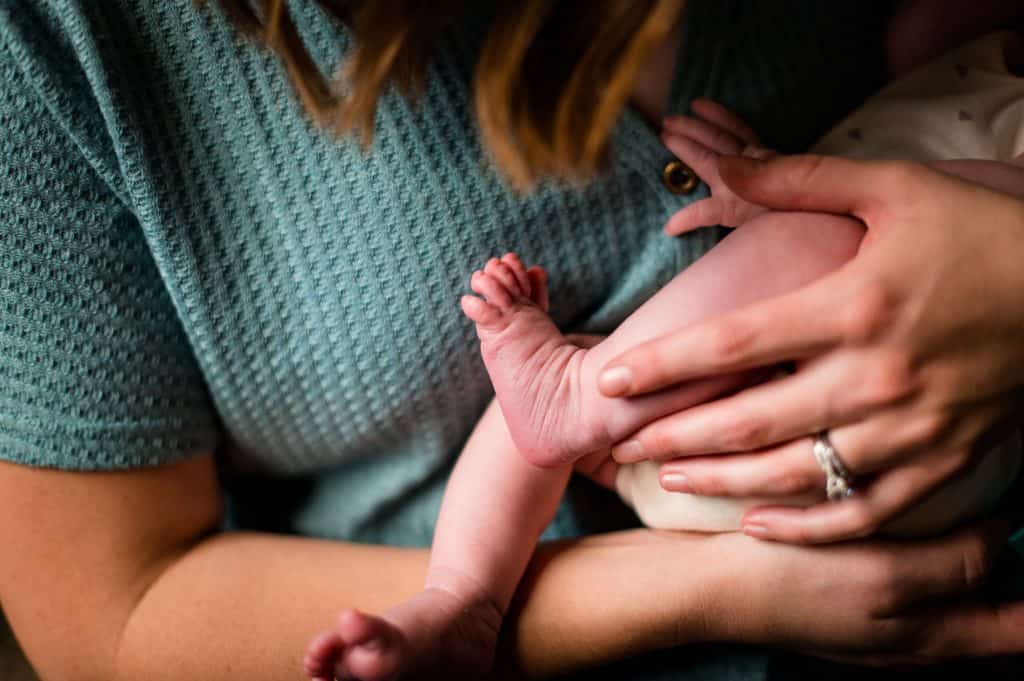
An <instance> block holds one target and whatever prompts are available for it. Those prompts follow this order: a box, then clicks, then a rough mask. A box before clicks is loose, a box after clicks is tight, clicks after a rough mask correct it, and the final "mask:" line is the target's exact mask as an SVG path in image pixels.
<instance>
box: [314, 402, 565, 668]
mask: <svg viewBox="0 0 1024 681" xmlns="http://www.w3.org/2000/svg"><path fill="white" fill-rule="evenodd" d="M570 472H571V471H570V469H569V468H568V467H563V468H556V469H541V468H537V467H535V466H532V465H530V464H529V463H528V462H527V461H526V460H525V459H523V457H521V456H519V454H518V452H517V451H516V449H515V446H514V445H513V444H512V440H511V438H510V437H509V435H508V431H507V429H506V428H505V424H504V420H503V419H502V417H501V412H500V411H499V410H498V408H497V405H496V404H492V405H491V406H490V407H489V408H488V409H487V411H486V412H485V413H484V415H483V417H482V418H481V419H480V421H479V423H478V424H477V426H476V428H475V429H474V431H473V434H472V435H471V436H470V438H469V440H468V441H467V443H466V447H465V449H464V450H463V452H462V454H461V456H460V457H459V459H458V462H457V463H456V465H455V469H454V471H453V472H452V476H451V478H450V479H449V481H448V486H447V488H446V490H445V496H444V501H443V503H442V506H441V513H440V516H439V518H438V523H437V528H436V530H435V534H434V544H433V547H432V550H431V554H430V566H429V569H428V572H427V577H426V583H425V585H424V588H423V590H422V591H421V592H420V593H419V594H417V595H415V596H413V597H412V598H410V599H409V600H407V601H405V602H403V603H400V604H399V605H397V606H395V607H393V608H391V609H390V610H388V611H386V612H385V613H383V615H381V616H379V617H376V616H372V615H369V614H365V613H362V612H359V611H356V610H347V611H344V612H342V613H341V615H340V617H339V621H338V626H337V627H336V628H335V629H333V630H331V631H327V632H325V633H323V634H321V635H320V636H319V637H317V638H316V639H315V640H314V641H313V643H312V644H311V646H310V650H309V652H308V653H307V656H306V661H305V665H306V671H307V673H308V674H309V675H310V676H311V677H312V678H313V679H318V680H319V679H328V680H330V679H334V678H335V677H338V678H350V677H354V678H359V679H362V680H363V681H377V680H378V679H391V678H395V677H396V676H399V675H400V676H402V677H403V678H404V677H406V676H407V675H409V674H410V673H411V674H412V675H414V676H415V674H416V672H417V671H423V670H429V669H444V670H445V673H446V678H452V679H460V678H467V679H469V678H472V679H476V678H483V677H484V676H485V675H486V673H487V671H488V670H489V669H490V667H491V665H492V663H493V660H494V655H495V647H496V644H497V641H498V632H499V630H500V628H501V624H502V620H503V618H504V615H505V612H506V611H507V609H508V607H509V603H510V602H511V600H512V595H513V593H514V592H515V590H516V587H517V585H518V584H519V580H520V578H521V577H522V575H523V572H524V571H525V570H526V566H527V564H528V562H529V560H530V557H531V555H532V554H533V550H534V547H535V545H536V543H537V539H538V538H539V536H540V534H541V532H543V530H544V528H545V527H546V526H547V525H548V523H549V522H550V521H551V518H552V517H553V515H554V513H555V510H556V508H557V507H558V502H559V500H560V499H561V498H562V493H563V491H564V489H565V485H566V482H567V481H568V478H569V475H570Z"/></svg>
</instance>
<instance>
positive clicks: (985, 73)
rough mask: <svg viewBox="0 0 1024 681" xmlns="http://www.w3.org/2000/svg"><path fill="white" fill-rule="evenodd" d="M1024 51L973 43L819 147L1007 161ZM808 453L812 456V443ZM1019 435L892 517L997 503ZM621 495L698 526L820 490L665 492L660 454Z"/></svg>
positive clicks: (913, 529)
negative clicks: (727, 494) (1017, 61)
mask: <svg viewBox="0 0 1024 681" xmlns="http://www.w3.org/2000/svg"><path fill="white" fill-rule="evenodd" d="M1015 53H1024V41H1022V40H1021V37H1020V36H1018V35H1016V34H1014V33H1010V32H1000V33H996V34H992V35H989V36H986V37H985V38H982V39H980V40H977V41H975V42H973V43H970V44H967V45H965V46H963V47H961V48H959V49H957V50H954V51H952V52H950V53H949V54H947V55H945V56H943V57H941V58H939V59H936V60H935V61H933V62H930V63H929V64H927V65H926V66H924V67H922V68H920V69H918V70H916V71H914V72H913V73H911V74H909V75H907V76H906V77H904V78H901V79H900V80H898V81H895V82H893V83H891V84H889V85H888V86H887V87H885V88H884V89H882V90H881V91H880V92H879V93H878V94H876V95H875V96H874V97H872V98H871V99H870V100H868V101H867V102H866V103H865V104H864V106H863V107H861V108H860V109H858V110H857V111H855V112H854V113H852V114H851V115H850V116H849V117H847V118H846V119H845V120H843V121H842V122H841V123H840V124H839V125H837V126H835V127H834V128H833V129H832V130H831V131H830V132H829V133H827V134H826V135H825V136H824V137H823V138H822V139H821V140H820V141H819V142H818V144H816V145H815V146H814V148H813V149H812V151H814V152H816V153H820V154H829V155H835V156H846V157H850V158H861V159H906V160H915V161H937V160H947V159H958V158H970V159H986V160H993V161H1009V160H1011V159H1014V158H1016V157H1018V156H1020V155H1021V154H1024V77H1021V76H1020V75H1017V74H1015V73H1013V70H1012V69H1011V67H1010V63H1009V61H1008V60H1009V58H1010V57H1009V56H1010V55H1011V54H1015ZM807 456H808V457H811V456H812V452H811V446H810V444H808V447H807ZM1020 467H1021V437H1020V433H1019V432H1017V433H1014V434H1013V437H1011V438H1010V439H1009V440H1007V441H1006V442H1005V443H1003V444H1002V445H1000V447H999V448H998V449H997V450H996V451H994V452H992V453H991V454H990V455H988V456H986V457H985V459H984V461H983V462H982V463H981V464H980V465H978V466H977V467H975V468H974V469H973V470H971V471H970V472H969V473H968V474H967V475H965V476H962V477H960V478H958V479H956V480H953V481H951V482H950V483H947V484H946V485H945V486H943V487H941V488H940V489H938V490H937V491H936V492H934V493H933V494H932V495H931V496H930V497H928V499H926V500H925V501H924V502H923V503H921V504H920V505H918V506H917V507H915V508H914V509H912V510H911V511H910V512H908V513H907V514H906V515H905V516H903V517H901V518H899V519H897V520H896V521H895V522H893V523H891V524H890V525H888V526H887V528H886V530H887V531H888V532H891V533H896V534H929V533H934V532H939V531H941V530H943V529H947V528H949V527H951V526H953V525H956V524H958V523H960V522H962V521H964V520H966V519H968V518H970V517H972V516H976V515H979V514H982V513H984V512H985V511H987V510H990V509H991V508H992V506H994V504H995V503H996V501H998V499H999V498H1000V497H1001V496H1002V495H1003V494H1004V493H1005V492H1006V490H1007V489H1008V488H1009V487H1010V485H1011V484H1012V483H1013V481H1014V480H1015V478H1016V477H1017V475H1018V473H1019V471H1020ZM616 487H617V488H618V492H619V495H620V496H621V497H622V499H623V501H625V502H626V503H627V504H628V505H629V506H630V507H631V508H633V509H634V510H635V511H636V513H637V515H638V516H639V517H640V519H641V520H642V521H643V522H644V524H645V525H647V526H648V527H654V528H659V529H670V530H691V531H697V532H728V531H735V530H738V529H739V527H740V520H741V518H742V517H743V514H744V513H745V512H746V511H747V510H748V509H750V508H753V507H754V506H760V505H764V504H769V503H770V504H775V505H780V504H781V505H790V506H807V505H810V504H813V503H817V502H820V501H823V500H824V498H825V495H824V485H822V490H821V493H818V494H812V495H805V496H802V497H793V498H788V499H778V498H774V499H756V498H742V499H736V498H722V497H701V496H696V495H692V494H681V493H676V492H666V491H665V490H663V489H662V488H661V486H660V484H659V482H658V464H655V463H652V462H650V461H644V462H641V463H638V464H631V465H627V466H623V467H621V469H620V470H619V473H618V477H617V479H616Z"/></svg>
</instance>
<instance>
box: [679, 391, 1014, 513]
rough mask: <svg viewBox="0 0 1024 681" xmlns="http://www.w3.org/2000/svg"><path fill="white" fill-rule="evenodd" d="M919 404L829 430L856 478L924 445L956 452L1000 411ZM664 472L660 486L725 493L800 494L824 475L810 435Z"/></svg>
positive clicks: (820, 483) (690, 461)
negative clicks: (970, 417) (948, 411)
mask: <svg viewBox="0 0 1024 681" xmlns="http://www.w3.org/2000/svg"><path fill="white" fill-rule="evenodd" d="M856 373H857V371H854V374H856ZM916 406H917V405H909V406H905V407H904V406H898V407H895V408H892V409H889V410H887V411H885V412H882V413H880V414H878V415H877V416H875V417H874V418H871V419H868V420H864V421H857V422H854V423H850V424H848V425H845V426H840V427H838V428H832V429H830V430H829V440H830V441H831V443H832V445H833V446H834V447H835V450H836V452H837V454H838V456H839V457H840V460H841V461H842V463H843V465H844V467H845V468H846V469H847V470H848V471H849V472H850V473H851V474H852V475H854V476H855V477H856V476H865V475H872V474H874V473H877V472H878V471H882V470H886V469H888V468H892V467H893V466H894V465H900V464H902V463H903V462H904V461H906V460H909V459H911V458H913V457H914V456H916V455H918V454H919V453H920V452H921V451H924V450H926V449H927V450H937V449H941V450H943V451H955V449H956V448H958V447H965V446H967V445H968V444H969V443H970V442H972V441H974V440H975V439H977V437H978V436H979V435H980V434H981V433H982V432H983V431H984V428H985V427H988V426H989V425H990V424H991V423H994V422H995V421H996V418H997V415H998V414H997V411H998V410H997V409H996V408H994V407H993V408H987V409H986V410H985V414H987V415H990V418H987V419H984V420H983V421H981V422H980V423H974V422H972V423H968V422H967V421H962V422H960V423H955V422H954V421H953V420H951V419H949V418H947V417H946V416H945V415H944V414H942V413H939V414H938V415H936V414H935V413H934V412H925V413H920V412H919V410H918V409H916ZM684 413H685V412H684ZM661 473H662V487H664V488H665V489H666V490H668V491H670V492H686V493H688V494H700V495H707V496H726V497H747V496H768V497H771V496H788V495H791V494H802V493H805V492H809V491H812V490H815V489H824V479H825V478H824V475H823V474H822V472H821V470H820V468H819V467H818V464H817V461H816V460H815V458H814V455H813V439H812V438H810V437H802V438H800V439H797V440H792V441H790V442H785V443H783V444H780V445H777V446H774V447H770V448H768V449H761V450H759V451H756V452H750V453H742V454H729V455H726V454H723V455H718V456H695V457H693V458H681V459H676V460H673V461H668V462H666V463H665V464H663V465H662V467H661ZM682 480H685V484H683V483H682V482H681V481H682Z"/></svg>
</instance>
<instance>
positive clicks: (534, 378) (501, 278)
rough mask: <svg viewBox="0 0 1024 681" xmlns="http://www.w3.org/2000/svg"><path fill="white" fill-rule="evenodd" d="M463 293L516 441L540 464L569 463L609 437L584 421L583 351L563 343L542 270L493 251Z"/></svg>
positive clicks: (586, 412) (599, 446)
mask: <svg viewBox="0 0 1024 681" xmlns="http://www.w3.org/2000/svg"><path fill="white" fill-rule="evenodd" d="M470 285H471V288H472V289H473V291H474V292H475V293H476V294H478V295H479V296H480V297H476V296H464V297H463V298H462V310H463V312H465V314H466V316H467V317H469V318H470V319H471V320H473V321H474V322H475V323H476V331H477V336H478V337H479V338H480V351H481V354H482V355H483V359H484V364H485V365H486V367H487V372H488V373H489V374H490V377H491V381H492V383H493V384H494V389H495V393H496V394H497V398H498V403H499V404H500V405H501V411H502V413H503V414H504V416H505V421H506V423H507V424H508V428H509V431H510V433H511V434H512V438H513V440H515V443H516V446H517V447H518V448H519V451H520V452H521V453H522V455H523V456H524V457H526V459H527V460H528V461H530V462H531V463H533V464H535V465H538V466H558V465H562V464H566V463H570V462H571V461H574V460H576V459H579V458H581V457H582V456H584V455H586V454H590V453H592V452H595V451H598V450H600V449H603V448H605V447H608V446H609V445H610V444H612V442H611V441H610V438H609V436H608V435H607V433H606V432H605V430H604V426H603V424H602V423H600V422H597V423H590V422H589V421H591V420H596V419H590V418H588V416H589V415H590V411H591V410H588V409H587V408H586V404H585V400H584V399H582V397H583V395H582V389H581V386H580V364H581V363H582V361H583V356H584V354H585V352H586V351H585V350H583V349H582V348H580V347H578V346H576V345H574V344H572V343H571V342H569V341H568V340H567V339H566V337H565V336H563V335H562V333H561V332H560V331H559V330H558V327H556V326H555V324H554V322H552V321H551V317H549V316H548V313H547V295H548V294H547V275H546V274H545V272H544V270H543V269H541V268H540V267H532V268H530V269H526V267H524V266H523V263H522V262H521V261H520V260H519V258H518V257H517V256H516V255H515V254H514V253H509V254H506V255H505V256H503V257H502V258H500V259H498V258H492V259H491V260H490V261H488V263H487V265H486V266H485V267H484V269H483V270H481V271H477V272H474V273H473V277H472V280H471V282H470Z"/></svg>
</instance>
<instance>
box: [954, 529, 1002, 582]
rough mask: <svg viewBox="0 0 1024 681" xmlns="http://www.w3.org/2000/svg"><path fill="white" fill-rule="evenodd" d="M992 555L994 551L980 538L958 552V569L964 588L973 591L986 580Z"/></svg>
mask: <svg viewBox="0 0 1024 681" xmlns="http://www.w3.org/2000/svg"><path fill="white" fill-rule="evenodd" d="M994 556H995V551H994V550H993V549H992V547H991V546H990V545H989V543H988V542H986V541H984V540H983V539H981V538H976V539H974V540H973V541H971V542H969V543H968V544H967V546H966V547H965V548H964V550H963V551H962V552H961V554H960V570H961V574H962V580H963V586H964V588H965V589H966V590H968V591H974V590H976V589H978V588H979V587H981V586H982V585H983V584H984V583H985V582H986V581H987V580H988V577H989V575H990V573H991V570H992V563H993V560H994Z"/></svg>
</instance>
